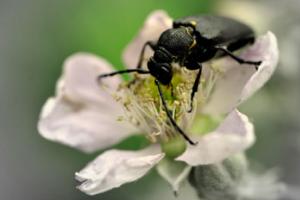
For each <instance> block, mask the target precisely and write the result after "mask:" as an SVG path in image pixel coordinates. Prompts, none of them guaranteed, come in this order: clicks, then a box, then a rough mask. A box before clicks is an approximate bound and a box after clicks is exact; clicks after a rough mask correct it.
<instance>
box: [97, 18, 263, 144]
mask: <svg viewBox="0 0 300 200" xmlns="http://www.w3.org/2000/svg"><path fill="white" fill-rule="evenodd" d="M254 40H255V34H254V31H253V30H252V29H251V28H250V27H249V26H247V25H245V24H243V23H241V22H239V21H237V20H234V19H231V18H228V17H223V16H214V15H202V16H190V17H184V18H181V19H177V20H175V21H173V27H172V28H170V29H167V30H166V31H164V32H163V33H162V34H161V35H160V37H159V39H158V41H148V42H146V43H145V44H144V46H143V49H142V51H141V54H140V58H139V62H138V66H137V68H136V69H128V70H121V71H116V72H113V73H108V74H102V75H100V76H99V77H98V78H99V80H100V79H101V78H104V77H109V76H113V75H116V74H122V73H131V72H137V73H140V74H151V75H152V76H154V77H155V79H156V80H155V84H156V85H157V88H158V91H159V95H160V98H161V100H162V103H163V106H164V109H165V111H166V113H167V116H168V118H169V119H170V122H171V123H172V125H173V126H174V127H175V129H176V130H177V131H178V132H179V133H180V134H181V135H182V136H183V137H184V138H185V139H186V140H187V141H188V142H189V143H190V144H193V145H194V144H196V143H195V142H193V141H192V140H191V139H190V138H189V137H188V136H187V135H186V134H185V133H184V132H183V131H182V130H181V128H180V127H179V126H178V125H177V123H176V122H175V120H174V119H173V118H172V114H171V113H170V111H169V109H168V108H167V105H166V102H165V100H164V98H163V94H162V90H161V88H160V84H163V85H170V84H171V81H172V77H173V71H172V66H171V63H174V62H175V63H178V64H179V65H180V66H181V67H186V68H187V69H189V70H198V72H197V76H196V79H195V81H194V84H193V88H192V92H191V97H190V98H191V101H190V102H191V104H190V109H189V110H188V112H191V111H192V109H193V98H194V95H195V93H196V92H197V90H198V86H199V83H200V77H201V72H202V65H201V63H203V62H206V61H209V60H211V59H213V58H217V57H220V56H225V55H228V56H230V57H231V58H233V59H234V60H236V61H237V62H239V63H240V64H251V65H254V66H255V68H256V69H257V67H258V66H259V65H260V64H261V61H247V60H244V59H242V58H239V57H238V56H236V55H234V54H233V53H232V52H233V51H235V50H238V49H241V48H242V47H244V46H246V45H248V44H251V43H253V42H254ZM147 46H150V47H151V48H152V50H153V51H154V54H153V56H152V57H151V58H150V59H149V61H148V63H147V66H148V70H143V69H141V66H142V61H143V59H144V52H145V49H146V47H147Z"/></svg>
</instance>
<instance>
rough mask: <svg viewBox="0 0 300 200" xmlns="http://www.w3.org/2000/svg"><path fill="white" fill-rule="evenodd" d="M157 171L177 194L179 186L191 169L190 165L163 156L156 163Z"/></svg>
mask: <svg viewBox="0 0 300 200" xmlns="http://www.w3.org/2000/svg"><path fill="white" fill-rule="evenodd" d="M156 169H157V171H158V173H159V174H160V175H161V176H162V177H163V178H164V179H165V180H166V181H167V182H168V183H169V184H170V185H171V186H172V188H173V191H174V192H175V194H177V192H178V190H179V187H180V186H181V184H182V183H183V181H185V180H186V178H187V176H188V175H189V173H190V171H191V169H192V168H191V167H190V166H188V165H186V164H185V163H183V162H178V161H174V160H170V159H168V158H164V159H163V160H162V161H161V162H160V163H159V164H158V165H157V168H156Z"/></svg>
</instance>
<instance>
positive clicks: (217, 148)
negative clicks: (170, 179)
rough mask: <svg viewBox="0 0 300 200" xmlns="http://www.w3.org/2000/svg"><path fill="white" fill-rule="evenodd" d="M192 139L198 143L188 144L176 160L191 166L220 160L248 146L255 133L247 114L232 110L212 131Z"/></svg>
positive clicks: (252, 141)
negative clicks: (194, 144)
mask: <svg viewBox="0 0 300 200" xmlns="http://www.w3.org/2000/svg"><path fill="white" fill-rule="evenodd" d="M194 141H198V144H197V145H196V146H191V145H189V146H188V148H187V150H186V151H185V152H184V153H183V154H182V155H181V156H179V157H178V158H177V159H176V160H179V161H184V162H186V163H187V164H189V165H192V166H197V165H205V164H212V163H217V162H221V161H222V160H224V159H226V158H228V157H229V156H230V155H232V154H235V153H238V152H240V151H243V150H245V149H247V148H248V147H250V146H251V145H252V144H253V143H254V141H255V135H254V130H253V125H252V124H251V123H250V122H249V120H248V118H247V116H246V115H243V114H242V113H240V112H238V111H237V110H234V111H232V112H231V113H230V114H229V115H228V116H227V117H226V118H225V120H224V121H223V123H222V124H221V125H220V126H219V127H218V128H217V129H216V130H215V131H214V132H211V133H207V134H206V135H204V136H202V137H199V138H194Z"/></svg>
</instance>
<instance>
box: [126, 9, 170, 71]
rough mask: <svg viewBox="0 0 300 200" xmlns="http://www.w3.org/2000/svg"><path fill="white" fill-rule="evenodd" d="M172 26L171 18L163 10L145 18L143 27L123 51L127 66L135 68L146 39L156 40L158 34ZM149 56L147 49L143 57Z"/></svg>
mask: <svg viewBox="0 0 300 200" xmlns="http://www.w3.org/2000/svg"><path fill="white" fill-rule="evenodd" d="M171 27H172V19H171V18H170V17H169V16H168V14H167V13H166V12H165V11H162V10H156V11H154V12H152V13H151V14H150V15H149V16H148V17H147V19H146V21H145V23H144V26H143V28H142V29H141V30H140V32H139V33H138V34H137V36H136V37H135V38H134V39H133V41H132V42H131V43H130V44H129V45H128V46H127V47H126V49H125V51H124V53H123V60H124V63H125V65H126V66H127V67H128V68H135V67H136V66H137V63H138V59H139V56H140V53H141V50H142V48H143V46H144V44H145V43H146V42H148V41H157V40H158V38H159V36H160V34H161V33H162V32H163V31H165V30H166V29H168V28H171ZM150 56H151V50H150V49H147V51H146V52H145V57H144V59H145V60H147V59H148V58H149V57H150Z"/></svg>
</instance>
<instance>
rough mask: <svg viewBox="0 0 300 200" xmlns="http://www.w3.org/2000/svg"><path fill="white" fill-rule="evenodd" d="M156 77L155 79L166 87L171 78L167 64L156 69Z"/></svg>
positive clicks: (170, 71) (171, 74)
mask: <svg viewBox="0 0 300 200" xmlns="http://www.w3.org/2000/svg"><path fill="white" fill-rule="evenodd" d="M158 69H159V70H158V73H159V74H158V77H157V79H158V80H159V82H161V83H162V84H164V85H168V84H169V83H170V82H171V80H172V76H173V72H172V69H171V67H170V65H169V64H168V63H160V64H159V68H158Z"/></svg>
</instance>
